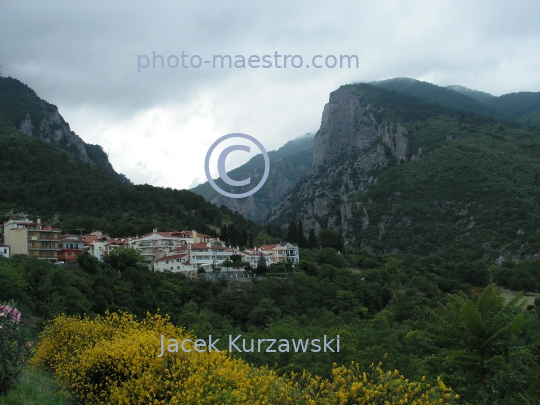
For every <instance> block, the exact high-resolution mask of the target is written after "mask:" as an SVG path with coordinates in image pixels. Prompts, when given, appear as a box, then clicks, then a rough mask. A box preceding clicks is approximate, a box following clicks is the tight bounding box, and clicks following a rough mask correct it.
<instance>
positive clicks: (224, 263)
mask: <svg viewBox="0 0 540 405" xmlns="http://www.w3.org/2000/svg"><path fill="white" fill-rule="evenodd" d="M222 264H223V267H225V270H226V271H228V270H229V268H230V267H232V266H233V262H231V261H230V260H229V259H227V260H225V261H224V262H223V263H222Z"/></svg>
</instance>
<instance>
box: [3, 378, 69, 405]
mask: <svg viewBox="0 0 540 405" xmlns="http://www.w3.org/2000/svg"><path fill="white" fill-rule="evenodd" d="M71 403H72V402H71V401H70V400H69V398H68V397H67V396H66V395H63V394H61V393H60V387H59V386H58V384H57V383H56V381H55V380H54V378H53V377H51V376H50V375H49V374H47V373H45V372H43V371H38V370H31V369H26V370H25V371H24V373H23V375H22V378H21V381H20V383H19V385H18V386H17V387H16V388H14V389H13V390H11V391H9V393H8V394H7V395H6V396H0V405H70V404H71Z"/></svg>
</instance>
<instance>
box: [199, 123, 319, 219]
mask: <svg viewBox="0 0 540 405" xmlns="http://www.w3.org/2000/svg"><path fill="white" fill-rule="evenodd" d="M312 145H313V134H310V133H308V134H305V135H303V136H301V137H298V138H296V139H293V140H292V141H289V142H287V143H286V144H285V145H283V146H282V147H281V148H279V149H278V150H276V151H270V152H268V158H269V160H270V174H269V176H268V179H267V181H266V183H265V184H264V186H263V187H262V188H261V189H260V190H259V191H258V192H257V193H255V194H253V195H251V196H249V197H246V198H236V199H233V198H228V197H225V196H223V195H221V194H219V193H218V192H217V191H215V190H214V189H213V188H212V186H211V185H210V184H209V183H208V182H205V183H203V184H200V185H198V186H197V187H195V188H193V189H191V191H193V192H194V193H197V194H200V195H202V196H203V197H204V198H205V199H206V200H207V201H210V202H212V203H214V204H216V205H217V206H221V205H225V206H226V207H228V208H230V209H231V210H233V211H237V212H239V213H240V214H242V215H243V216H244V217H245V218H247V219H251V220H253V221H256V222H259V223H260V222H263V221H264V220H265V219H266V216H267V214H268V211H269V209H270V208H271V207H272V206H274V205H275V204H277V203H279V201H280V200H281V198H282V197H283V195H284V194H285V193H286V192H287V191H288V190H289V189H290V188H291V187H292V186H293V185H294V184H296V183H297V182H298V181H299V180H300V179H301V178H303V177H304V176H306V175H307V174H309V173H311V167H312V162H313V159H312V151H311V148H312ZM263 173H264V160H263V157H262V155H257V156H254V157H253V158H251V159H250V160H249V161H248V162H247V163H245V164H243V165H242V166H240V167H238V168H236V169H234V170H231V171H230V172H229V176H230V177H231V178H233V179H238V180H240V179H245V178H248V177H251V178H252V183H255V184H257V183H258V182H259V181H260V179H261V178H262V176H263ZM216 184H217V185H218V186H219V187H221V188H222V189H224V190H226V191H229V192H233V193H241V192H245V191H248V190H249V189H251V187H252V185H249V186H247V187H240V188H238V187H234V188H233V187H231V186H229V185H227V184H226V183H225V182H223V180H221V179H217V180H216Z"/></svg>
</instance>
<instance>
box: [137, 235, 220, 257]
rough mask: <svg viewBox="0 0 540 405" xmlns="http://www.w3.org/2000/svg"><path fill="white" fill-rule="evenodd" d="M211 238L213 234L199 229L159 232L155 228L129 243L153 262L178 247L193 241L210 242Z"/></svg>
mask: <svg viewBox="0 0 540 405" xmlns="http://www.w3.org/2000/svg"><path fill="white" fill-rule="evenodd" d="M211 240H212V237H211V236H209V235H205V234H202V233H197V231H181V232H177V231H175V232H158V230H157V229H154V230H153V232H152V233H149V234H146V235H144V236H142V237H140V238H134V239H132V240H131V241H130V242H129V244H130V247H131V248H133V249H137V250H138V251H139V253H140V254H141V256H144V257H145V258H146V260H147V261H148V262H153V261H155V260H157V259H160V258H162V257H164V256H167V255H168V254H169V253H170V252H171V251H173V250H174V249H176V248H179V247H182V246H186V245H188V244H193V243H195V244H196V243H208V242H210V241H211Z"/></svg>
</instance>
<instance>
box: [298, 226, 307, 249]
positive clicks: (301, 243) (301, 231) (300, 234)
mask: <svg viewBox="0 0 540 405" xmlns="http://www.w3.org/2000/svg"><path fill="white" fill-rule="evenodd" d="M306 246H307V241H306V237H305V236H304V225H302V221H300V220H298V247H299V248H305V247H306Z"/></svg>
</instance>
